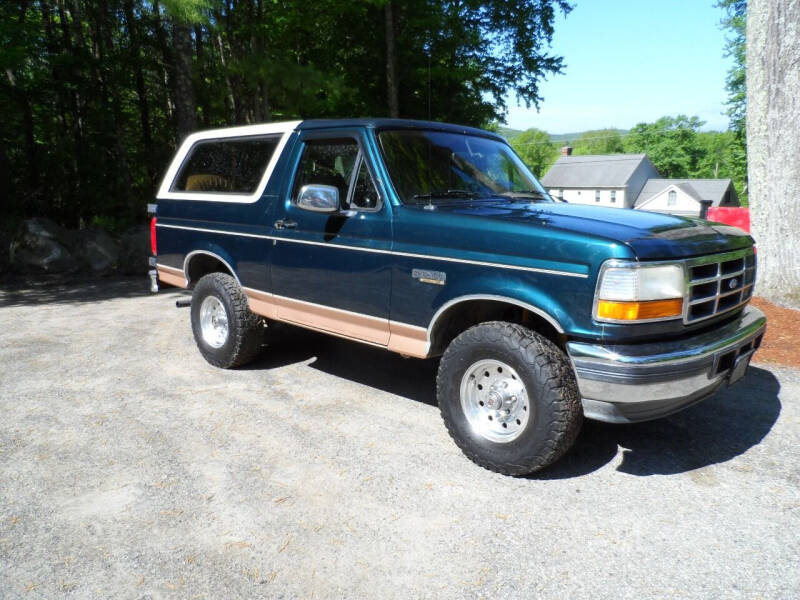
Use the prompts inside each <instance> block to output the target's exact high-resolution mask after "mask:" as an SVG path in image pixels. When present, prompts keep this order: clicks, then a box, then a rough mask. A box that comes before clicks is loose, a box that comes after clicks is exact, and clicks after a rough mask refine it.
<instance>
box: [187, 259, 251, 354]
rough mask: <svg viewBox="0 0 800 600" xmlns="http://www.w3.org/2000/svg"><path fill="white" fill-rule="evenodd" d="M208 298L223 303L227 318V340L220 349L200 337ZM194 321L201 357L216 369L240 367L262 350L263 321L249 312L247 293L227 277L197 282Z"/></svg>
mask: <svg viewBox="0 0 800 600" xmlns="http://www.w3.org/2000/svg"><path fill="white" fill-rule="evenodd" d="M208 296H214V297H216V298H217V300H219V301H220V302H221V303H222V306H223V307H224V308H225V313H226V316H227V318H228V337H227V339H226V340H225V343H224V344H223V345H222V346H220V347H219V348H214V347H213V346H211V345H209V344H208V343H206V341H205V340H204V339H203V335H202V333H201V326H200V307H201V305H202V303H203V300H205V299H206V298H207V297H208ZM191 320H192V333H193V334H194V340H195V342H196V343H197V348H198V349H199V350H200V354H202V355H203V358H205V359H206V361H208V362H209V363H210V364H212V365H214V366H215V367H220V368H222V369H230V368H233V367H240V366H242V365H244V364H247V363H248V362H250V361H252V360H253V358H255V357H256V355H257V354H258V353H259V350H260V349H261V345H262V342H263V339H264V332H263V329H264V326H263V323H264V321H263V319H262V318H261V317H259V316H258V315H256V314H255V313H253V312H252V311H251V310H250V307H249V305H248V303H247V296H246V295H245V293H244V291H243V290H242V288H241V287H240V286H239V284H238V283H237V282H236V280H235V279H234V278H233V277H231V276H230V275H228V274H227V273H210V274H208V275H205V276H204V277H202V278H201V279H200V281H198V282H197V285H196V286H195V288H194V291H193V293H192V309H191Z"/></svg>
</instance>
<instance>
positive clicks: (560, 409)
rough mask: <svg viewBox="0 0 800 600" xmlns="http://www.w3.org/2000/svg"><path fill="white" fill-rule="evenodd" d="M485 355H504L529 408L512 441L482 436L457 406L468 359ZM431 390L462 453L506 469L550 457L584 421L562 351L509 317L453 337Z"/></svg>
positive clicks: (525, 470)
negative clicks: (523, 392) (526, 396)
mask: <svg viewBox="0 0 800 600" xmlns="http://www.w3.org/2000/svg"><path fill="white" fill-rule="evenodd" d="M486 359H495V360H500V361H503V362H504V363H506V364H508V365H509V366H511V367H512V368H513V369H514V370H516V372H517V373H518V374H519V376H520V377H521V378H522V380H523V383H524V384H525V387H526V391H527V394H528V399H529V402H530V403H531V405H532V408H533V409H534V410H533V412H532V413H531V418H530V420H529V421H528V422H527V425H526V426H525V428H524V430H523V431H522V432H521V433H520V434H519V437H517V438H516V439H514V440H513V441H511V442H506V443H498V442H493V441H490V440H489V439H486V438H485V437H483V436H482V435H481V434H480V433H478V432H476V431H475V430H474V429H473V428H472V426H471V425H470V423H469V421H468V419H467V417H466V415H465V414H464V410H463V408H462V403H461V397H460V393H461V392H460V389H461V380H462V377H464V374H465V372H466V370H467V369H469V368H470V366H471V365H473V364H475V363H476V362H477V361H480V360H486ZM436 396H437V399H438V402H439V410H440V411H441V413H442V418H443V419H444V423H445V425H446V426H447V430H448V431H449V432H450V436H451V437H452V438H453V440H454V441H455V443H456V444H457V445H458V447H459V448H461V450H462V451H463V452H464V454H465V455H466V456H467V457H468V458H469V459H470V460H472V461H473V462H475V463H476V464H478V465H480V466H482V467H484V468H486V469H489V470H491V471H495V472H497V473H502V474H505V475H515V476H519V475H527V474H529V473H532V472H534V471H538V470H540V469H543V468H545V467H547V466H548V465H551V464H552V463H554V462H555V461H556V460H558V459H559V458H560V457H561V456H562V455H563V454H564V453H565V452H566V451H567V450H568V449H569V448H570V447H571V446H572V444H573V443H574V442H575V438H576V437H577V436H578V432H579V431H580V427H581V423H582V422H583V410H582V408H581V400H580V395H579V393H578V386H577V383H576V381H575V375H574V373H573V371H572V366H571V364H570V361H569V359H568V357H567V356H566V354H565V353H564V351H563V350H561V349H560V348H559V347H558V346H556V345H555V344H554V343H553V342H551V341H550V340H548V339H547V338H545V337H544V336H542V335H541V334H539V333H537V332H535V331H531V330H530V329H527V328H526V327H523V326H521V325H516V324H514V323H505V322H501V321H492V322H487V323H482V324H480V325H476V326H474V327H471V328H470V329H467V330H466V331H464V332H463V333H462V334H461V335H459V336H458V337H457V338H456V339H455V340H453V341H452V342H451V343H450V345H449V346H448V348H447V350H446V351H445V353H444V355H443V356H442V360H441V362H440V364H439V372H438V374H437V377H436Z"/></svg>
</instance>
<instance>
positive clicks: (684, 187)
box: [634, 180, 702, 209]
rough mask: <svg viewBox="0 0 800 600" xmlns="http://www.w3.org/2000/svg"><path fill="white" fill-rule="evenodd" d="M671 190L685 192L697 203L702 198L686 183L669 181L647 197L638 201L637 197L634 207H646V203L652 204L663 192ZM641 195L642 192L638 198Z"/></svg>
mask: <svg viewBox="0 0 800 600" xmlns="http://www.w3.org/2000/svg"><path fill="white" fill-rule="evenodd" d="M651 181H652V180H651ZM671 191H674V192H682V193H684V194H686V195H687V196H689V198H691V199H692V200H694V201H695V202H697V204H698V205H699V204H700V203H701V202H702V198H700V196H698V195H697V192H696V191H695V190H694V189H693V188H692V186H691V185H689V184H688V183H671V184H670V185H668V186H667V187H665V188H664V189H662V190H659V191H658V192H656V193H655V194H652V195H650V196H649V197H648V198H646V199H645V200H643V201H642V202H639V200H638V199H637V200H636V204H635V205H634V208H641V209H647V205H648V204H652V203H653V202H655V201H656V200H657V199H658V198H662V197H663V196H664V194H666V193H669V192H671ZM641 197H642V194H639V198H641Z"/></svg>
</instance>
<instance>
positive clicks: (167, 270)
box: [156, 265, 187, 288]
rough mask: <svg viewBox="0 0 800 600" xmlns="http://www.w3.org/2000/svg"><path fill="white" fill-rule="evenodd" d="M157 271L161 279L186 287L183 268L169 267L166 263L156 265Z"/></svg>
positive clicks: (170, 283)
mask: <svg viewBox="0 0 800 600" xmlns="http://www.w3.org/2000/svg"><path fill="white" fill-rule="evenodd" d="M156 271H158V280H159V281H163V282H164V283H168V284H169V285H174V286H177V287H180V288H185V287H186V285H187V284H186V277H185V276H184V274H183V269H176V268H175V267H168V266H166V265H156Z"/></svg>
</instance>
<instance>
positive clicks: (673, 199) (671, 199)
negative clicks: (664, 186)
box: [667, 190, 678, 206]
mask: <svg viewBox="0 0 800 600" xmlns="http://www.w3.org/2000/svg"><path fill="white" fill-rule="evenodd" d="M676 204H678V193H677V192H676V191H675V190H670V191H669V194H667V206H675V205H676Z"/></svg>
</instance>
